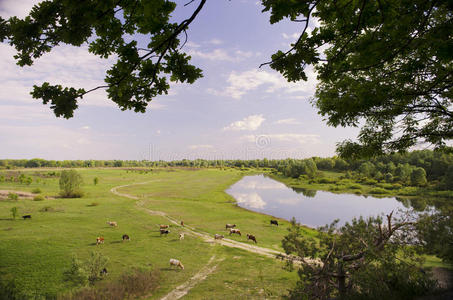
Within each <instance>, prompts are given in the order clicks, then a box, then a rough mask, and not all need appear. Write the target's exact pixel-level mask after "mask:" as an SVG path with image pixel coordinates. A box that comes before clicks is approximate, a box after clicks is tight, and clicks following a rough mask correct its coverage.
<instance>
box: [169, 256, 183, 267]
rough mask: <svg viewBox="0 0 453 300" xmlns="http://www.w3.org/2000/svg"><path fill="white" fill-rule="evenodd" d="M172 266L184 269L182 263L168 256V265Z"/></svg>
mask: <svg viewBox="0 0 453 300" xmlns="http://www.w3.org/2000/svg"><path fill="white" fill-rule="evenodd" d="M172 266H175V267H179V268H181V269H182V270H184V266H183V265H182V263H181V262H180V261H179V260H177V259H174V258H170V267H172Z"/></svg>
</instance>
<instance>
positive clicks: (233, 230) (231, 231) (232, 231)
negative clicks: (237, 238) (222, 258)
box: [230, 228, 241, 235]
mask: <svg viewBox="0 0 453 300" xmlns="http://www.w3.org/2000/svg"><path fill="white" fill-rule="evenodd" d="M232 233H236V234H239V235H241V231H240V230H239V229H232V228H230V235H231V234H232Z"/></svg>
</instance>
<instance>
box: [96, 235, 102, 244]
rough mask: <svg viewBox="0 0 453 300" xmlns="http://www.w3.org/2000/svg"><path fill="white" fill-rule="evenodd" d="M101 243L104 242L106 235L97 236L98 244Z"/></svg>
mask: <svg viewBox="0 0 453 300" xmlns="http://www.w3.org/2000/svg"><path fill="white" fill-rule="evenodd" d="M99 244H104V237H102V236H98V237H97V238H96V245H99Z"/></svg>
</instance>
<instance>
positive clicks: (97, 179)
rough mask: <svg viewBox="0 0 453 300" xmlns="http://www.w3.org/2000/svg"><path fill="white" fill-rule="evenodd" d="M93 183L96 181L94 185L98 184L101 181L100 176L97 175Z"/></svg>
mask: <svg viewBox="0 0 453 300" xmlns="http://www.w3.org/2000/svg"><path fill="white" fill-rule="evenodd" d="M93 183H94V185H97V184H98V183H99V178H97V177H94V179H93Z"/></svg>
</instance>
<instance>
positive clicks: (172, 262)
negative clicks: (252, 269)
mask: <svg viewBox="0 0 453 300" xmlns="http://www.w3.org/2000/svg"><path fill="white" fill-rule="evenodd" d="M24 219H25V218H24ZM107 224H108V225H110V226H112V227H118V223H117V222H114V221H107ZM270 224H271V226H272V225H276V226H278V221H277V220H270ZM181 226H184V222H183V221H181ZM235 227H236V224H226V225H225V230H228V231H229V235H232V234H238V235H239V236H242V234H241V231H240V230H239V229H237V228H235ZM169 228H170V225H162V224H161V225H159V231H160V235H161V236H162V235H168V234H169V233H170V230H169ZM223 238H224V236H223V235H221V234H215V235H214V239H216V240H221V239H223ZM122 239H123V242H124V241H130V240H131V238H130V237H129V235H127V234H123V237H122ZM179 239H180V240H183V239H184V233H180V234H179ZM248 240H251V241H254V242H255V244H257V243H258V242H257V241H256V237H255V236H254V235H252V234H248V233H247V241H248ZM103 243H104V237H103V236H98V237H97V238H96V245H99V244H103ZM173 266H174V267H177V268H181V269H182V270H184V265H183V264H182V263H181V261H179V260H178V259H175V258H170V267H173Z"/></svg>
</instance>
